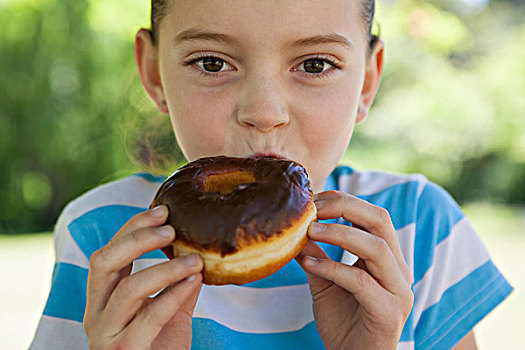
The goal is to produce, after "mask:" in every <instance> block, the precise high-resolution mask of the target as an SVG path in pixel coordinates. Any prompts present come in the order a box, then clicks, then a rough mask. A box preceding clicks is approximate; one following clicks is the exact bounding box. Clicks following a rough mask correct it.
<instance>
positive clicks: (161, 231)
mask: <svg viewBox="0 0 525 350" xmlns="http://www.w3.org/2000/svg"><path fill="white" fill-rule="evenodd" d="M155 231H156V232H157V234H158V235H159V236H161V237H171V236H173V229H172V228H171V226H170V225H166V226H161V227H158V228H157V229H156V230H155Z"/></svg>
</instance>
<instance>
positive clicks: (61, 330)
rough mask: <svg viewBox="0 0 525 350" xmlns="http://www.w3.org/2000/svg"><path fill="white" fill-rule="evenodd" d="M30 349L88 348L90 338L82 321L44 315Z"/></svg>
mask: <svg viewBox="0 0 525 350" xmlns="http://www.w3.org/2000/svg"><path fill="white" fill-rule="evenodd" d="M30 349H31V350H40V349H88V339H87V336H86V333H85V332H84V326H83V325H82V323H81V322H75V321H70V320H65V319H62V318H56V317H51V316H42V318H41V319H40V323H39V324H38V328H37V330H36V334H35V338H34V339H33V343H32V344H31V346H30Z"/></svg>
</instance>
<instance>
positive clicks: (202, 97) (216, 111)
mask: <svg viewBox="0 0 525 350" xmlns="http://www.w3.org/2000/svg"><path fill="white" fill-rule="evenodd" d="M172 91H175V92H174V93H173V94H172V95H170V103H171V105H172V110H171V111H170V118H171V120H172V125H173V128H174V131H175V135H176V137H177V141H178V143H179V145H180V147H181V149H182V151H183V153H184V155H185V156H186V157H187V158H188V160H193V159H196V158H199V157H201V156H204V155H211V154H216V153H220V152H221V149H222V145H223V144H224V138H225V137H226V133H227V128H228V123H229V122H230V117H229V116H230V114H231V113H230V102H229V101H228V100H227V99H225V97H224V96H218V95H217V94H215V93H209V92H208V93H207V92H205V91H203V89H202V88H198V89H197V88H192V87H187V88H185V89H178V90H177V89H172Z"/></svg>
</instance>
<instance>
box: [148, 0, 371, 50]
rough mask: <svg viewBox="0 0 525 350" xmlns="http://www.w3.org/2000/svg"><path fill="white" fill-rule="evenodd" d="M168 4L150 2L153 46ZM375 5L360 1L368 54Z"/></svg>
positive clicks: (365, 0)
mask: <svg viewBox="0 0 525 350" xmlns="http://www.w3.org/2000/svg"><path fill="white" fill-rule="evenodd" d="M171 1H173V0H171ZM169 3H170V0H151V34H152V39H153V44H154V45H157V43H158V41H159V27H160V22H161V21H162V19H163V18H164V17H165V16H166V13H167V12H168V7H169ZM375 5H376V1H375V0H361V17H362V18H363V20H364V21H365V24H366V29H367V35H368V42H369V52H370V51H371V49H372V48H373V47H374V45H375V44H376V42H377V39H379V34H377V35H376V34H372V24H373V22H374V14H375Z"/></svg>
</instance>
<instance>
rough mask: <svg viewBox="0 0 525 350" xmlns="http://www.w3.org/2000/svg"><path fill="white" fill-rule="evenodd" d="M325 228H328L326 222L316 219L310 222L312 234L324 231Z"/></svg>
mask: <svg viewBox="0 0 525 350" xmlns="http://www.w3.org/2000/svg"><path fill="white" fill-rule="evenodd" d="M324 230H326V225H325V224H321V223H318V222H316V221H313V222H312V223H311V224H310V233H311V234H314V235H315V234H316V233H320V232H323V231H324Z"/></svg>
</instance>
